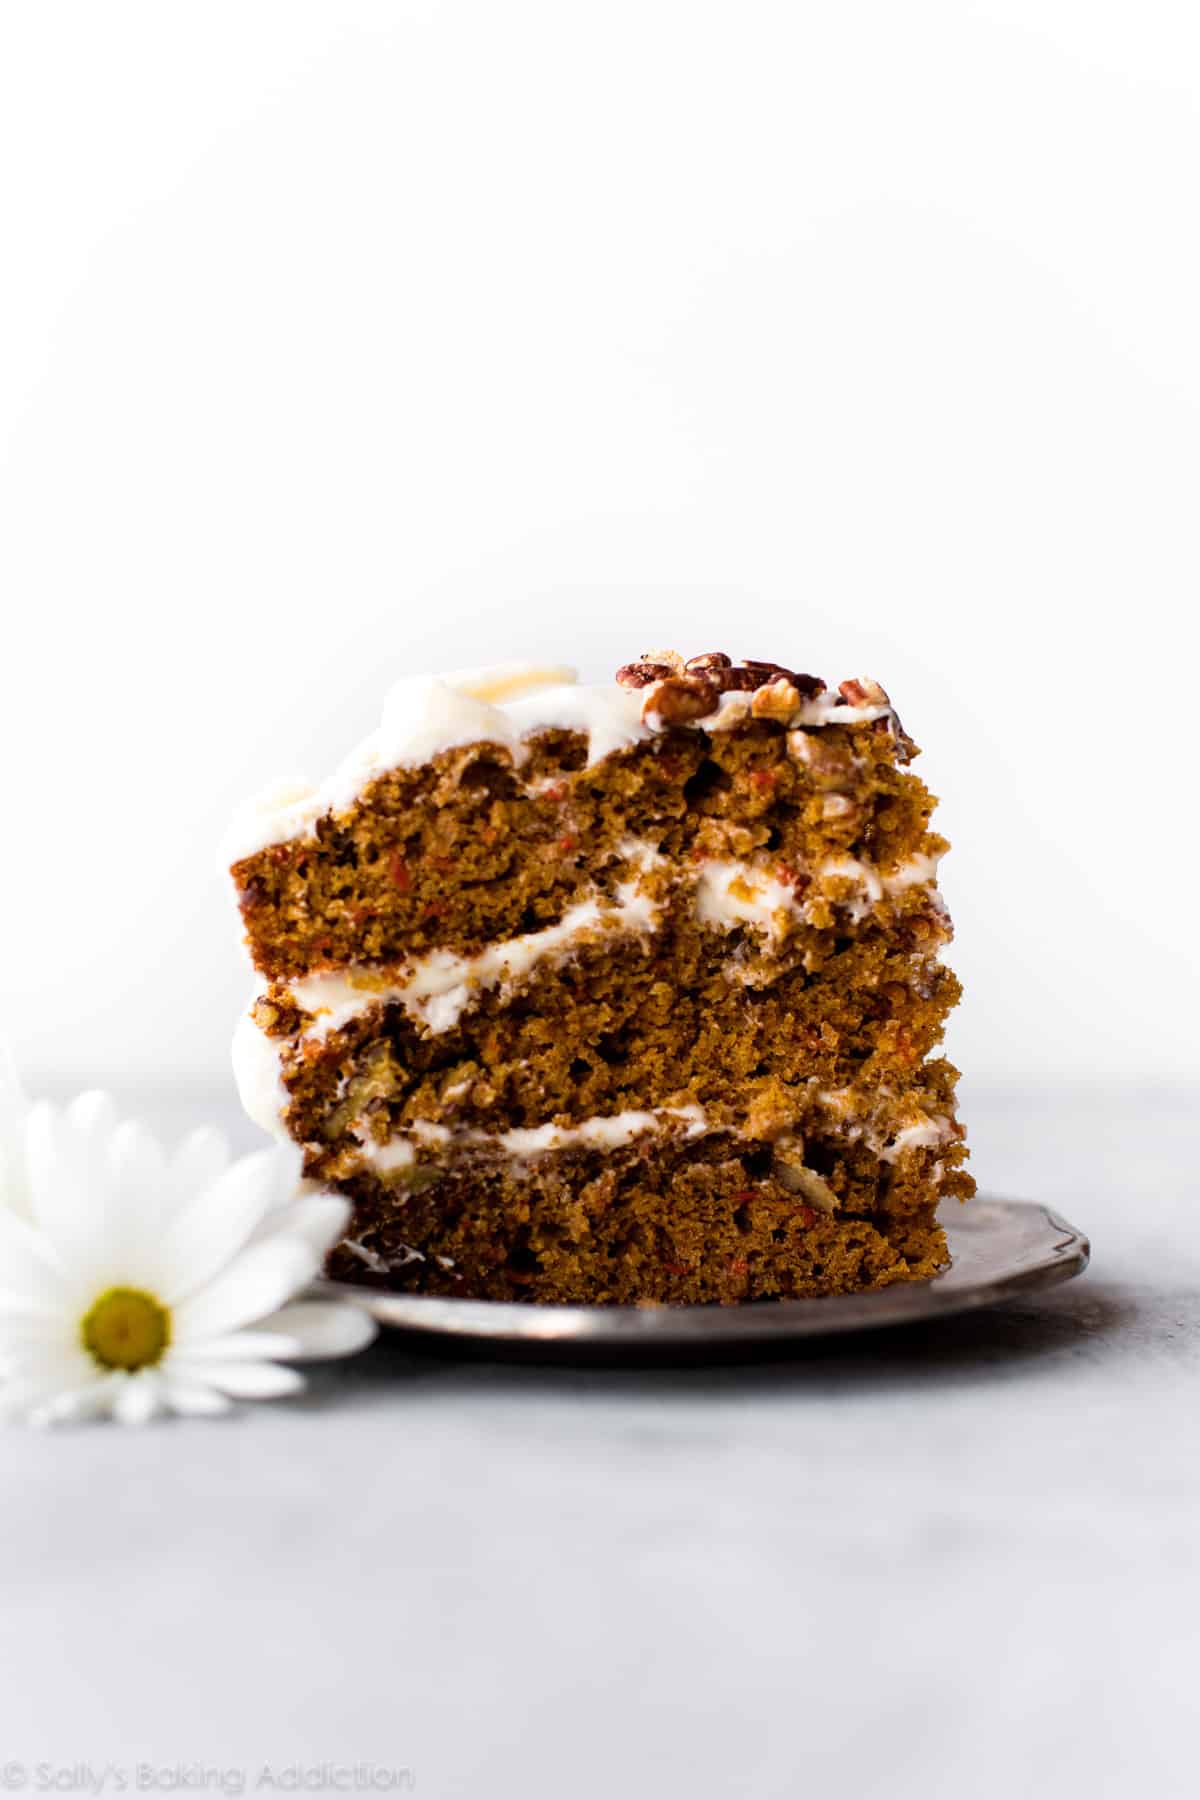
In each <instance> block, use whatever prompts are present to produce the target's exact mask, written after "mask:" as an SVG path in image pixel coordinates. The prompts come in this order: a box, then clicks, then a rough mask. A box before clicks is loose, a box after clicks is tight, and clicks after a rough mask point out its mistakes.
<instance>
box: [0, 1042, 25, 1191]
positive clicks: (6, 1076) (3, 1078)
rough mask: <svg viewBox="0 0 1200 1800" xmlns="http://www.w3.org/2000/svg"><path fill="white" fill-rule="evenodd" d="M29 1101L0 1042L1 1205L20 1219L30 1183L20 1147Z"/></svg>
mask: <svg viewBox="0 0 1200 1800" xmlns="http://www.w3.org/2000/svg"><path fill="white" fill-rule="evenodd" d="M28 1115H29V1100H28V1098H27V1097H26V1093H25V1089H24V1088H23V1087H22V1086H21V1077H20V1076H19V1075H18V1074H17V1065H16V1063H15V1062H14V1060H13V1055H12V1052H11V1050H10V1049H9V1048H8V1045H7V1044H4V1043H0V1205H2V1206H7V1207H9V1208H11V1210H12V1211H13V1212H16V1213H19V1214H20V1215H21V1217H22V1218H26V1217H28V1214H29V1184H28V1181H27V1179H26V1175H25V1163H24V1158H23V1156H22V1155H21V1154H20V1146H21V1144H22V1140H23V1137H24V1132H25V1120H26V1118H27V1117H28Z"/></svg>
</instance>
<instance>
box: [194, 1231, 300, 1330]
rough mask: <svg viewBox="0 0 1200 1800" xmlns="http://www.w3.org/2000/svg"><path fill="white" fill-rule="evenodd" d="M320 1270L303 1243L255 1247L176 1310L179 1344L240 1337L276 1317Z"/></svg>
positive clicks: (277, 1241) (279, 1242) (283, 1241)
mask: <svg viewBox="0 0 1200 1800" xmlns="http://www.w3.org/2000/svg"><path fill="white" fill-rule="evenodd" d="M316 1270H317V1257H316V1255H315V1254H314V1252H313V1251H312V1249H311V1248H310V1247H309V1246H308V1245H307V1244H306V1243H304V1242H303V1241H297V1240H296V1239H294V1238H277V1239H275V1240H274V1241H273V1242H271V1243H266V1244H254V1245H252V1246H251V1247H250V1248H249V1249H248V1250H243V1251H242V1253H241V1255H240V1256H239V1257H238V1258H237V1259H236V1261H235V1262H233V1263H232V1264H231V1265H230V1267H229V1268H228V1269H226V1270H225V1272H224V1274H222V1275H218V1276H217V1278H216V1279H215V1281H213V1282H212V1283H211V1284H210V1285H209V1286H208V1287H206V1288H202V1289H201V1290H200V1292H199V1293H198V1294H192V1295H190V1296H189V1297H188V1298H187V1299H186V1300H184V1301H183V1302H182V1304H181V1305H180V1306H179V1307H177V1308H176V1310H175V1318H174V1331H173V1334H172V1335H173V1337H174V1341H175V1343H176V1344H178V1345H179V1346H180V1348H183V1347H184V1346H187V1347H189V1348H190V1347H191V1346H192V1345H193V1344H195V1343H196V1342H197V1341H198V1340H200V1339H202V1338H210V1337H217V1336H219V1335H220V1334H221V1333H223V1332H226V1331H236V1330H237V1329H238V1327H239V1326H242V1325H248V1324H250V1323H251V1322H252V1321H253V1320H256V1319H261V1318H264V1317H265V1316H266V1315H267V1314H268V1313H273V1312H277V1311H278V1309H279V1308H280V1307H281V1306H282V1305H283V1303H284V1301H285V1300H290V1299H291V1297H292V1295H293V1294H294V1293H295V1292H296V1291H297V1289H298V1288H301V1287H303V1286H305V1284H306V1283H307V1282H309V1281H311V1280H312V1277H313V1276H314V1274H315V1273H316Z"/></svg>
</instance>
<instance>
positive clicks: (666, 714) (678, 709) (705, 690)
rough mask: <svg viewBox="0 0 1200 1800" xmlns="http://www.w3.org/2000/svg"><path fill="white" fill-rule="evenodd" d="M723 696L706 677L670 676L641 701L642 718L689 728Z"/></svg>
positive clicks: (658, 683)
mask: <svg viewBox="0 0 1200 1800" xmlns="http://www.w3.org/2000/svg"><path fill="white" fill-rule="evenodd" d="M719 698H720V695H719V694H718V693H717V690H716V688H715V686H714V685H713V683H712V682H711V681H709V680H708V679H707V677H706V676H703V675H668V676H667V678H666V679H665V680H664V681H659V682H656V683H655V685H654V686H653V687H652V688H651V689H650V691H649V692H648V693H647V695H646V698H645V700H643V702H642V717H643V719H645V720H646V721H647V723H649V721H650V720H651V719H652V718H658V719H659V720H661V722H662V723H663V724H664V725H690V724H691V723H692V721H693V720H694V719H703V718H706V717H707V716H708V714H709V713H710V712H712V711H713V710H714V709H715V707H716V705H717V701H718V700H719Z"/></svg>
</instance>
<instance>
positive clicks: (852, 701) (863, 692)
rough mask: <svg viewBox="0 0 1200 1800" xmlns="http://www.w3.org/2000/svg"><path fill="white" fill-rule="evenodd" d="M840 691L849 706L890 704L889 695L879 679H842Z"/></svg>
mask: <svg viewBox="0 0 1200 1800" xmlns="http://www.w3.org/2000/svg"><path fill="white" fill-rule="evenodd" d="M838 693H839V694H840V695H841V696H842V699H843V700H844V701H845V702H846V705H847V706H890V705H891V702H890V701H889V699H888V697H887V695H886V694H885V693H884V691H883V689H882V688H881V687H880V685H879V683H878V682H877V681H871V680H870V679H869V678H864V679H863V680H862V681H841V682H839V683H838Z"/></svg>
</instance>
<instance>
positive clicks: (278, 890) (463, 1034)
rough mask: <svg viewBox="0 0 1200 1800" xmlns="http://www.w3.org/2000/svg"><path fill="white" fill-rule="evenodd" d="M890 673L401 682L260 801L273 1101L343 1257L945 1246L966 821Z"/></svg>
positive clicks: (670, 661)
mask: <svg viewBox="0 0 1200 1800" xmlns="http://www.w3.org/2000/svg"><path fill="white" fill-rule="evenodd" d="M916 754H917V750H916V746H915V744H914V743H913V741H912V739H911V738H910V737H909V736H908V734H907V733H906V732H905V731H904V729H903V727H902V725H901V724H900V721H899V718H898V717H897V715H896V713H895V710H894V708H893V707H892V705H891V702H890V700H889V699H888V696H887V694H886V693H885V692H884V690H883V689H882V688H881V687H879V685H878V684H877V683H875V682H873V681H867V680H851V681H845V682H843V683H841V685H840V687H839V688H836V689H830V688H828V687H827V686H826V684H825V683H824V682H823V681H821V680H820V679H819V678H818V677H815V676H811V675H808V674H805V673H802V672H800V671H796V670H793V669H791V668H789V667H787V666H785V665H781V664H777V663H769V662H762V661H754V660H745V661H742V662H735V661H734V660H733V659H732V658H731V657H729V656H727V655H726V654H725V653H723V652H709V653H707V654H705V655H702V656H698V657H692V658H690V659H687V660H685V659H684V658H683V657H681V656H679V655H677V654H676V653H675V652H672V651H653V652H649V653H646V654H644V655H642V656H639V657H637V658H635V659H633V660H632V661H631V662H629V663H627V664H624V665H623V666H622V667H621V668H620V669H619V670H618V671H617V674H616V678H615V680H614V681H613V682H611V683H602V684H598V685H596V686H593V687H587V686H581V685H579V684H577V683H576V682H575V681H574V680H573V678H572V677H571V675H570V671H566V670H563V669H558V668H554V669H545V670H543V669H538V668H527V667H523V666H521V665H516V666H506V667H502V668H500V669H492V670H476V671H465V672H460V673H458V674H454V675H448V676H444V677H441V678H440V679H435V678H426V677H422V678H418V679H416V680H413V681H408V682H404V683H401V684H399V686H398V688H397V689H396V690H395V691H394V692H393V694H392V696H391V697H390V698H389V701H388V705H387V708H386V711H385V718H384V723H383V726H382V728H381V730H380V731H379V732H377V733H376V734H375V736H374V737H373V738H372V739H370V740H368V742H367V744H366V745H365V746H364V747H363V748H362V750H361V751H359V752H357V753H356V754H355V756H354V757H352V758H351V759H350V761H349V762H348V763H347V764H346V765H345V766H344V767H343V768H342V769H341V770H339V771H338V772H337V773H336V774H335V776H334V777H332V778H331V780H330V781H329V782H327V783H325V784H324V786H323V787H322V788H319V789H315V790H314V789H302V790H298V791H297V790H295V789H293V790H290V791H288V792H287V793H286V794H284V795H276V796H273V798H272V801H271V802H270V803H269V804H268V805H267V806H265V807H263V806H259V807H252V808H250V809H247V811H246V812H245V813H244V814H243V815H242V817H241V819H240V820H239V822H238V824H237V826H236V828H235V834H234V838H233V850H232V854H231V862H232V876H233V880H234V883H235V886H236V890H237V896H238V902H239V905H240V909H241V914H242V919H243V921H244V925H245V930H246V940H247V943H248V946H249V949H250V953H251V956H252V958H253V961H254V964H255V967H256V969H257V971H258V975H259V978H260V985H259V989H258V991H257V993H256V995H255V997H254V1000H253V1003H252V1005H251V1007H250V1009H249V1011H248V1013H247V1015H246V1017H245V1018H244V1019H243V1020H242V1021H241V1023H240V1025H239V1028H238V1033H237V1038H236V1044H235V1064H236V1068H237V1073H238V1079H239V1086H240V1088H241V1091H242V1096H243V1100H244V1102H245V1104H246V1106H247V1108H248V1110H249V1111H250V1112H251V1115H252V1116H253V1117H255V1118H257V1119H258V1120H259V1122H260V1123H262V1124H263V1125H264V1126H266V1127H267V1128H268V1129H270V1130H273V1131H275V1132H277V1133H280V1134H284V1135H287V1136H289V1137H291V1138H292V1139H294V1140H295V1141H296V1142H297V1143H298V1144H299V1145H300V1146H301V1148H302V1150H303V1155H304V1167H305V1172H306V1174H307V1175H309V1176H310V1177H312V1178H313V1179H314V1180H318V1181H320V1182H322V1183H323V1184H325V1185H327V1186H330V1187H332V1188H334V1189H337V1190H338V1191H341V1192H343V1193H345V1194H346V1195H347V1196H348V1197H349V1198H350V1199H351V1201H352V1202H353V1207H354V1212H353V1218H352V1221H351V1224H350V1227H349V1230H348V1233H347V1237H346V1239H345V1241H344V1242H343V1243H342V1244H341V1245H340V1246H339V1247H338V1248H337V1249H336V1250H335V1251H334V1252H333V1254H332V1256H331V1258H330V1262H329V1270H330V1273H331V1274H333V1275H336V1276H338V1277H339V1278H341V1279H344V1280H350V1281H355V1282H360V1283H365V1284H370V1285H376V1286H385V1287H388V1288H393V1289H403V1290H407V1291H420V1292H427V1293H442V1294H458V1295H464V1296H471V1297H476V1298H479V1297H483V1298H495V1299H506V1300H513V1299H517V1300H525V1301H530V1302H539V1301H540V1302H576V1303H583V1302H594V1303H604V1304H636V1303H683V1302H717V1303H724V1304H728V1303H733V1302H736V1301H741V1300H748V1299H767V1298H775V1297H785V1296H798V1295H817V1294H829V1293H842V1292H849V1291H855V1290H861V1289H865V1288H871V1287H878V1286H882V1285H884V1284H886V1283H888V1282H893V1281H900V1280H919V1279H924V1278H926V1277H928V1276H929V1275H931V1274H934V1273H935V1272H936V1271H937V1269H938V1268H939V1267H941V1266H943V1265H944V1263H945V1261H946V1244H945V1237H944V1233H943V1232H942V1229H941V1227H940V1225H939V1224H938V1222H937V1219H936V1216H935V1214H936V1209H937V1206H938V1203H939V1202H940V1201H941V1200H943V1199H952V1198H956V1199H965V1198H967V1197H968V1196H969V1195H970V1194H971V1193H972V1192H973V1183H972V1181H971V1178H970V1176H969V1175H967V1174H966V1172H965V1170H964V1167H963V1164H964V1161H965V1158H966V1148H965V1145H964V1142H963V1131H962V1127H961V1125H960V1124H959V1123H958V1121H957V1117H956V1113H955V1099H954V1084H955V1079H956V1071H955V1070H954V1069H953V1068H952V1067H951V1065H950V1064H949V1063H948V1062H946V1061H945V1060H944V1059H943V1058H942V1057H940V1056H939V1055H938V1054H937V1050H938V1045H939V1043H940V1040H941V1037H942V1033H943V1029H944V1025H945V1021H946V1017H947V1015H948V1013H949V1011H950V1009H951V1008H952V1007H953V1005H954V1004H955V1002H956V1001H957V999H958V995H959V986H958V982H957V980H956V978H955V976H954V975H953V974H952V973H951V971H950V970H949V969H948V968H946V966H945V965H944V964H943V963H942V962H941V960H940V951H941V949H942V946H943V945H945V944H946V943H947V942H948V941H949V939H950V935H951V931H950V922H949V919H948V916H947V914H946V910H945V907H944V905H943V903H942V900H941V897H940V895H939V893H938V889H937V881H936V869H937V863H938V860H939V858H940V857H941V856H942V854H943V853H944V851H945V850H946V848H947V846H946V842H945V840H944V839H943V838H941V837H940V836H938V834H937V833H936V832H934V831H933V830H932V829H931V826H930V818H931V815H932V812H933V807H934V801H933V798H932V796H931V795H930V794H929V792H928V790H927V789H926V788H925V787H924V785H923V784H922V782H921V781H920V780H919V778H918V777H917V776H916V775H914V774H913V773H912V771H911V769H910V768H909V766H908V765H909V764H910V763H911V761H912V759H913V757H914V756H915V755H916Z"/></svg>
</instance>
